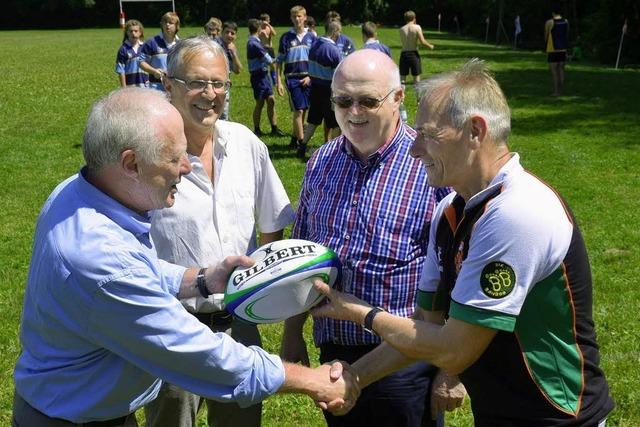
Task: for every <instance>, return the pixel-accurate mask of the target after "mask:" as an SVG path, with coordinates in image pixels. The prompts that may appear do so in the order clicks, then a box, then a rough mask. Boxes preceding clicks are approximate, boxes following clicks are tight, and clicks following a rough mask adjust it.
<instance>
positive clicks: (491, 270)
mask: <svg viewBox="0 0 640 427" xmlns="http://www.w3.org/2000/svg"><path fill="white" fill-rule="evenodd" d="M515 285H516V273H515V272H514V271H513V268H511V266H510V265H509V264H505V263H504V262H500V261H493V262H490V263H489V264H487V265H485V266H484V268H483V269H482V274H481V275H480V286H481V287H482V292H484V294H485V295H486V296H488V297H490V298H495V299H499V298H504V297H506V296H507V295H509V294H510V293H511V292H512V291H513V288H514V287H515Z"/></svg>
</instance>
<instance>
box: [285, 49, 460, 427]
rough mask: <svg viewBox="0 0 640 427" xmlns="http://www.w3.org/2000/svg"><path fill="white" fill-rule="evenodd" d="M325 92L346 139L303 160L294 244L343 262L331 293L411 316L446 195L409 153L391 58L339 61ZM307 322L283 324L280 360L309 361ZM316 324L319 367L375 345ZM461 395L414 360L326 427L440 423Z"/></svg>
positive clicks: (355, 331) (356, 330) (360, 56)
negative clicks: (309, 244) (328, 252)
mask: <svg viewBox="0 0 640 427" xmlns="http://www.w3.org/2000/svg"><path fill="white" fill-rule="evenodd" d="M331 89H332V97H331V102H332V103H333V105H334V109H335V114H336V120H337V122H338V124H339V125H340V128H341V129H342V132H343V135H341V136H339V137H338V138H336V139H334V140H332V141H330V142H328V143H326V144H324V145H323V146H322V147H320V148H319V149H318V150H317V151H316V152H315V153H314V154H313V155H312V156H311V158H310V159H309V162H308V163H307V169H306V173H305V176H304V180H303V184H302V190H301V193H300V201H299V206H298V212H297V217H296V222H295V224H294V227H293V232H292V238H301V239H308V240H311V241H314V242H318V243H320V244H323V245H326V246H328V247H330V248H331V249H333V250H334V251H335V252H336V253H337V254H338V255H339V256H340V260H341V261H342V265H343V269H342V272H343V276H342V280H341V282H340V283H339V284H337V285H336V286H337V287H338V289H340V290H342V291H343V292H348V293H352V294H354V295H356V296H357V297H359V298H361V299H363V300H365V301H367V302H368V303H370V304H371V305H373V306H377V307H381V308H383V309H384V310H387V311H389V312H390V313H393V314H395V315H398V316H405V317H410V316H411V315H412V314H413V311H414V306H415V299H416V293H417V287H418V282H419V279H420V275H421V273H422V264H423V261H424V259H425V256H426V253H427V242H428V240H429V225H430V220H431V214H432V212H433V209H434V207H435V205H436V203H437V202H439V201H440V200H441V199H442V198H444V196H446V195H447V194H448V193H449V191H450V190H449V189H436V188H433V187H430V186H429V185H428V184H427V174H426V172H425V169H424V168H423V167H422V166H421V165H420V162H419V161H417V160H416V159H414V158H412V157H411V156H410V155H409V147H410V146H411V144H412V142H413V140H414V138H415V131H414V130H413V129H411V128H410V127H409V126H407V125H406V124H404V123H403V122H402V121H401V120H400V116H399V106H400V103H401V102H402V99H403V97H404V93H403V90H402V88H401V85H400V75H399V72H398V67H397V66H396V65H395V63H394V62H393V60H391V58H389V57H388V56H387V55H385V54H383V53H381V52H377V51H371V50H365V51H357V52H355V53H353V54H351V55H349V56H348V57H347V58H345V59H344V60H343V61H342V62H341V63H340V65H338V67H337V69H336V71H335V74H334V77H333V81H332V86H331ZM306 318H307V315H306V314H304V315H301V316H297V317H294V318H291V319H289V320H287V321H286V323H285V332H284V336H283V341H282V350H281V356H282V357H283V358H284V359H286V360H289V361H294V362H302V363H304V364H306V365H308V364H309V357H308V353H307V349H306V343H305V341H304V338H303V335H302V329H303V325H304V323H305V320H306ZM313 321H314V328H313V335H314V341H315V344H316V345H317V346H319V347H320V360H321V361H322V362H325V361H330V360H333V359H340V360H346V361H347V362H353V361H355V360H357V359H358V358H360V357H361V356H362V355H364V354H366V353H368V352H369V351H371V350H373V349H374V348H375V347H377V346H378V345H379V344H380V338H379V337H378V336H376V335H375V334H374V333H372V332H370V331H366V330H364V329H363V328H362V327H361V326H359V325H358V324H355V323H353V322H345V321H336V320H332V319H327V318H314V319H313ZM430 391H433V392H431V393H430ZM463 397H464V387H463V386H462V385H461V384H459V382H458V381H457V378H450V377H446V376H445V375H444V373H440V372H437V368H435V367H434V366H432V365H428V364H426V363H416V364H414V365H411V366H409V367H407V368H405V369H403V370H401V371H398V372H397V373H395V374H393V375H391V376H387V377H385V378H383V379H381V380H380V381H378V382H376V383H373V384H371V385H370V386H369V387H367V388H365V389H363V390H362V394H361V396H360V398H359V399H358V401H357V404H356V405H355V407H354V409H352V410H351V412H349V413H348V414H347V415H346V416H344V417H334V416H332V415H331V414H329V413H326V412H325V418H326V420H327V423H328V425H329V426H356V425H368V426H389V425H393V426H407V427H408V426H411V427H413V426H415V427H418V426H431V425H432V426H436V425H441V424H442V419H443V418H442V415H441V414H440V415H439V416H437V414H438V413H440V412H442V411H443V410H445V409H453V408H455V407H457V406H459V405H460V404H461V403H462V398H463ZM429 407H430V408H431V410H430V411H429V409H428V408H429ZM436 419H437V420H436Z"/></svg>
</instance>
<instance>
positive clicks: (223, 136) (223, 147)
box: [213, 121, 231, 156]
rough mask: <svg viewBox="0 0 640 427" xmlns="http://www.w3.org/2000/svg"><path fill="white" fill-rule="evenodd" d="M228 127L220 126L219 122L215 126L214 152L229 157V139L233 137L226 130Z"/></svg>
mask: <svg viewBox="0 0 640 427" xmlns="http://www.w3.org/2000/svg"><path fill="white" fill-rule="evenodd" d="M225 128H226V127H223V126H218V121H216V124H215V125H214V130H213V143H214V145H213V152H214V153H215V154H217V153H222V155H224V156H226V155H227V144H228V143H229V139H230V137H231V135H230V134H229V132H228V131H227V129H225Z"/></svg>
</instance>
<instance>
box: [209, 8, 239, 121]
mask: <svg viewBox="0 0 640 427" xmlns="http://www.w3.org/2000/svg"><path fill="white" fill-rule="evenodd" d="M237 37H238V24H236V23H235V22H234V21H225V22H224V24H222V34H221V35H220V36H218V37H216V38H215V39H213V40H214V41H215V42H216V43H218V44H219V45H220V46H222V49H223V50H224V53H225V55H226V56H227V61H228V62H229V77H231V73H233V74H240V71H242V62H240V57H239V56H238V49H237V48H236V44H235V41H236V38H237ZM230 104H231V91H230V90H229V91H227V96H226V97H225V98H224V108H223V111H222V114H220V119H221V120H229V106H230Z"/></svg>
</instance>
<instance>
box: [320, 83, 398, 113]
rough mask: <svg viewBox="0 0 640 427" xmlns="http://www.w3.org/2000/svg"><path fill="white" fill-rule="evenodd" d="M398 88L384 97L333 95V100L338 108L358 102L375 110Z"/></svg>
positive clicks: (347, 106)
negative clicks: (356, 97)
mask: <svg viewBox="0 0 640 427" xmlns="http://www.w3.org/2000/svg"><path fill="white" fill-rule="evenodd" d="M397 90H398V89H397V88H396V89H391V91H390V92H389V93H388V94H386V95H385V96H383V97H382V98H374V97H372V96H363V97H362V98H358V99H353V98H352V97H350V96H341V95H338V96H332V97H331V102H332V103H333V105H335V106H336V107H338V108H350V107H351V106H352V105H353V104H356V103H357V104H358V105H359V106H360V107H362V108H365V109H367V110H375V109H376V108H380V106H381V105H382V104H383V103H384V101H386V100H387V98H388V97H389V95H391V94H392V93H394V92H395V91H397Z"/></svg>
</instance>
